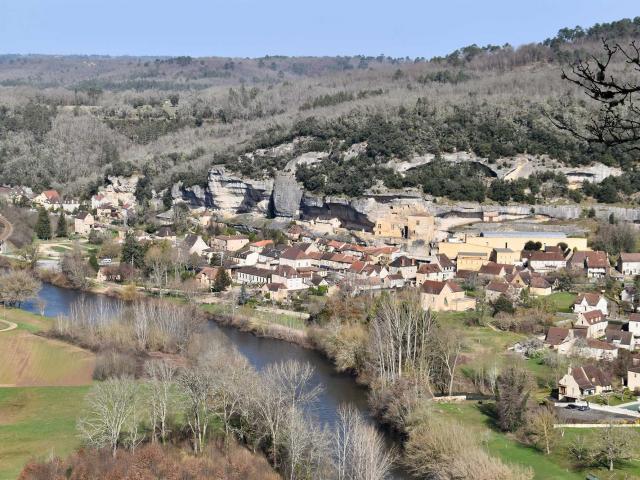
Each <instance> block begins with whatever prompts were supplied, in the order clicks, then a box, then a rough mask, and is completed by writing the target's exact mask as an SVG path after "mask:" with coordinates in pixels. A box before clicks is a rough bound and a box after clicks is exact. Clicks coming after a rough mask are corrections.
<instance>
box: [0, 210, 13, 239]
mask: <svg viewBox="0 0 640 480" xmlns="http://www.w3.org/2000/svg"><path fill="white" fill-rule="evenodd" d="M0 223H1V224H2V232H0V243H2V242H4V241H5V240H7V239H8V238H9V237H10V236H11V234H12V233H13V225H11V223H9V220H7V219H6V218H4V217H3V216H2V215H0Z"/></svg>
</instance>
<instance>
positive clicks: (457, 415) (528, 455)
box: [435, 402, 640, 480]
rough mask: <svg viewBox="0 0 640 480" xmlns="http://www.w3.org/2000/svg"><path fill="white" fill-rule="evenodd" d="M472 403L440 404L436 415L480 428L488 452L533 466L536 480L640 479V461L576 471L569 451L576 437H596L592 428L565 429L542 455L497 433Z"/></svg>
mask: <svg viewBox="0 0 640 480" xmlns="http://www.w3.org/2000/svg"><path fill="white" fill-rule="evenodd" d="M478 407H479V406H478V405H477V404H475V403H473V402H467V403H462V404H440V405H438V406H436V407H435V409H436V411H437V413H439V414H442V415H444V416H446V417H449V418H452V419H455V420H457V421H459V422H460V423H463V424H465V425H467V426H470V427H473V428H477V429H478V430H480V431H481V432H482V433H483V434H484V435H483V438H485V439H486V446H487V449H488V451H489V452H490V453H491V454H492V455H495V456H496V457H498V458H500V459H501V460H502V461H504V462H505V463H512V464H517V465H522V466H530V467H531V468H532V469H533V472H534V478H535V479H536V480H551V479H554V480H555V479H558V480H564V479H567V480H574V479H575V480H580V479H584V478H585V477H586V475H587V474H588V473H593V474H595V475H596V476H598V478H601V479H604V478H606V479H612V480H613V479H616V480H622V479H630V478H640V461H637V460H634V461H630V462H626V463H625V464H624V465H623V466H622V467H621V468H618V469H617V470H616V471H614V472H613V474H610V473H609V472H608V471H606V470H605V469H602V468H588V469H585V470H583V471H577V470H575V469H574V468H572V466H571V465H570V463H569V461H568V458H567V455H566V448H567V446H568V445H569V444H570V442H571V441H572V439H573V438H575V436H576V435H596V434H597V432H595V429H594V430H589V429H579V430H578V429H565V431H564V435H563V437H562V439H561V441H560V444H559V445H558V446H557V447H556V448H555V450H554V452H553V453H552V454H551V455H548V456H547V455H543V454H542V453H541V452H539V451H538V450H536V449H535V448H533V447H530V446H528V445H524V444H522V443H520V442H518V441H517V440H516V439H515V438H512V437H511V436H509V435H505V434H503V433H501V432H499V431H496V430H495V429H494V428H493V427H492V423H491V419H490V418H489V417H488V416H487V415H486V414H485V413H483V412H482V411H481V409H480V408H478Z"/></svg>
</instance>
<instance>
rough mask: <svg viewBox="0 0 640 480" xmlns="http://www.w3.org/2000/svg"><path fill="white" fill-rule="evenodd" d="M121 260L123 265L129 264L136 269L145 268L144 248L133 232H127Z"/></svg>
mask: <svg viewBox="0 0 640 480" xmlns="http://www.w3.org/2000/svg"><path fill="white" fill-rule="evenodd" d="M121 259H122V262H123V263H128V264H130V265H132V266H134V267H136V268H142V267H143V266H144V248H143V247H142V245H140V242H138V240H136V237H134V236H133V232H127V234H126V235H125V237H124V243H123V244H122V253H121Z"/></svg>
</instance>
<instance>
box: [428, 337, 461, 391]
mask: <svg viewBox="0 0 640 480" xmlns="http://www.w3.org/2000/svg"><path fill="white" fill-rule="evenodd" d="M434 337H435V342H434V346H433V356H434V360H433V362H432V363H433V375H432V378H433V381H434V384H435V385H436V386H438V387H439V388H440V391H441V392H442V393H445V392H447V393H448V395H450V396H451V395H453V382H454V380H455V374H456V368H457V366H458V360H459V358H460V353H461V352H462V346H463V344H462V340H461V339H460V335H459V334H458V333H456V332H454V331H452V330H441V329H438V331H437V333H436V334H435V335H434Z"/></svg>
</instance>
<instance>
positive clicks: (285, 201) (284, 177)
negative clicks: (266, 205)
mask: <svg viewBox="0 0 640 480" xmlns="http://www.w3.org/2000/svg"><path fill="white" fill-rule="evenodd" d="M301 199H302V188H301V187H300V186H299V185H298V182H296V178H295V177H294V176H293V175H292V174H290V173H280V174H277V175H276V178H275V180H274V182H273V192H272V194H271V213H272V214H273V216H274V217H287V218H293V217H296V216H298V213H299V211H300V200H301Z"/></svg>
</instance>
